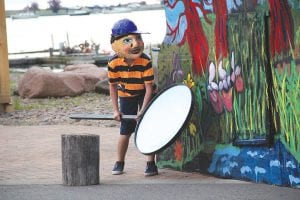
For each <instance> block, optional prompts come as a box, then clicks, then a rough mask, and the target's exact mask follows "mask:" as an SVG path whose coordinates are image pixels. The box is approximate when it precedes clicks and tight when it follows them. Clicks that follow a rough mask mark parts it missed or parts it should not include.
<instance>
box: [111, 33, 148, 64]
mask: <svg viewBox="0 0 300 200" xmlns="http://www.w3.org/2000/svg"><path fill="white" fill-rule="evenodd" d="M112 49H113V50H114V52H115V53H116V54H118V56H119V57H122V58H125V59H128V60H134V59H137V58H138V57H140V56H141V55H142V53H143V51H144V41H143V39H142V36H141V34H129V35H126V36H124V37H121V38H119V39H117V40H115V41H114V42H113V43H112Z"/></svg>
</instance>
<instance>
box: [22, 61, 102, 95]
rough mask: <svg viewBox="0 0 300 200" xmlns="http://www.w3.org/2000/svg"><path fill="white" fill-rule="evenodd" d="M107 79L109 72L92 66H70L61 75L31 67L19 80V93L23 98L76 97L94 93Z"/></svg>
mask: <svg viewBox="0 0 300 200" xmlns="http://www.w3.org/2000/svg"><path fill="white" fill-rule="evenodd" d="M105 78H107V71H106V70H105V69H103V68H99V67H97V66H96V65H91V64H88V65H87V64H83V65H70V66H67V67H65V69H64V71H63V72H59V73H54V72H52V71H51V70H46V69H43V68H40V67H31V68H30V69H28V71H27V72H26V73H24V75H23V76H22V77H21V79H20V80H19V82H18V93H19V95H20V96H21V97H23V98H44V97H63V96H76V95H80V94H82V93H84V92H89V91H94V90H95V84H96V83H97V82H98V81H101V80H103V79H105Z"/></svg>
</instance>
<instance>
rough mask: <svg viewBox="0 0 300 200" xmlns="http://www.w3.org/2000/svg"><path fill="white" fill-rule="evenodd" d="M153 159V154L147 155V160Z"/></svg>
mask: <svg viewBox="0 0 300 200" xmlns="http://www.w3.org/2000/svg"><path fill="white" fill-rule="evenodd" d="M149 161H155V154H151V155H147V162H149Z"/></svg>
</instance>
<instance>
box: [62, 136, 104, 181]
mask: <svg viewBox="0 0 300 200" xmlns="http://www.w3.org/2000/svg"><path fill="white" fill-rule="evenodd" d="M61 149H62V177H63V185H70V186H81V185H97V184H99V136H98V135H62V136H61Z"/></svg>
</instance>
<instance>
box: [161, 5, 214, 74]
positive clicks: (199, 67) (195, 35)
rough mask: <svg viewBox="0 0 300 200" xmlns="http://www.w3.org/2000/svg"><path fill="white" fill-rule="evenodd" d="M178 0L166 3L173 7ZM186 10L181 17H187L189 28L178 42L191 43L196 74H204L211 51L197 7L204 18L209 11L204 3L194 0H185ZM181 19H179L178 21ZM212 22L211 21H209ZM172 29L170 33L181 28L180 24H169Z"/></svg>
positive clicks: (193, 67) (190, 47) (180, 43)
mask: <svg viewBox="0 0 300 200" xmlns="http://www.w3.org/2000/svg"><path fill="white" fill-rule="evenodd" d="M177 2H178V1H176V2H175V3H174V4H170V3H169V1H165V5H166V6H168V7H170V8H171V9H172V8H174V7H175V6H176V3H177ZM183 3H184V7H185V11H184V13H181V15H180V16H179V18H181V17H186V21H187V29H186V31H185V35H184V37H183V38H182V40H181V41H180V42H179V43H178V45H179V46H181V45H183V44H184V43H185V42H187V43H188V45H189V50H190V53H191V57H192V69H193V72H194V73H195V74H198V75H200V74H202V73H204V71H205V67H206V63H207V61H208V52H209V45H208V41H207V38H206V37H205V34H204V31H203V27H202V23H201V20H200V17H199V15H198V11H197V8H199V9H200V10H201V11H202V13H203V15H204V18H205V19H206V20H207V22H209V21H208V19H207V18H206V15H207V11H206V10H205V9H204V7H203V5H202V4H200V3H199V2H193V1H183ZM179 21H180V19H178V22H179ZM209 23H210V22H209ZM167 26H168V28H169V29H170V30H172V31H171V32H170V33H169V35H171V34H174V33H175V32H177V31H178V30H177V29H179V28H180V26H179V25H178V26H176V27H175V28H173V29H172V28H171V27H170V26H169V25H167Z"/></svg>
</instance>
